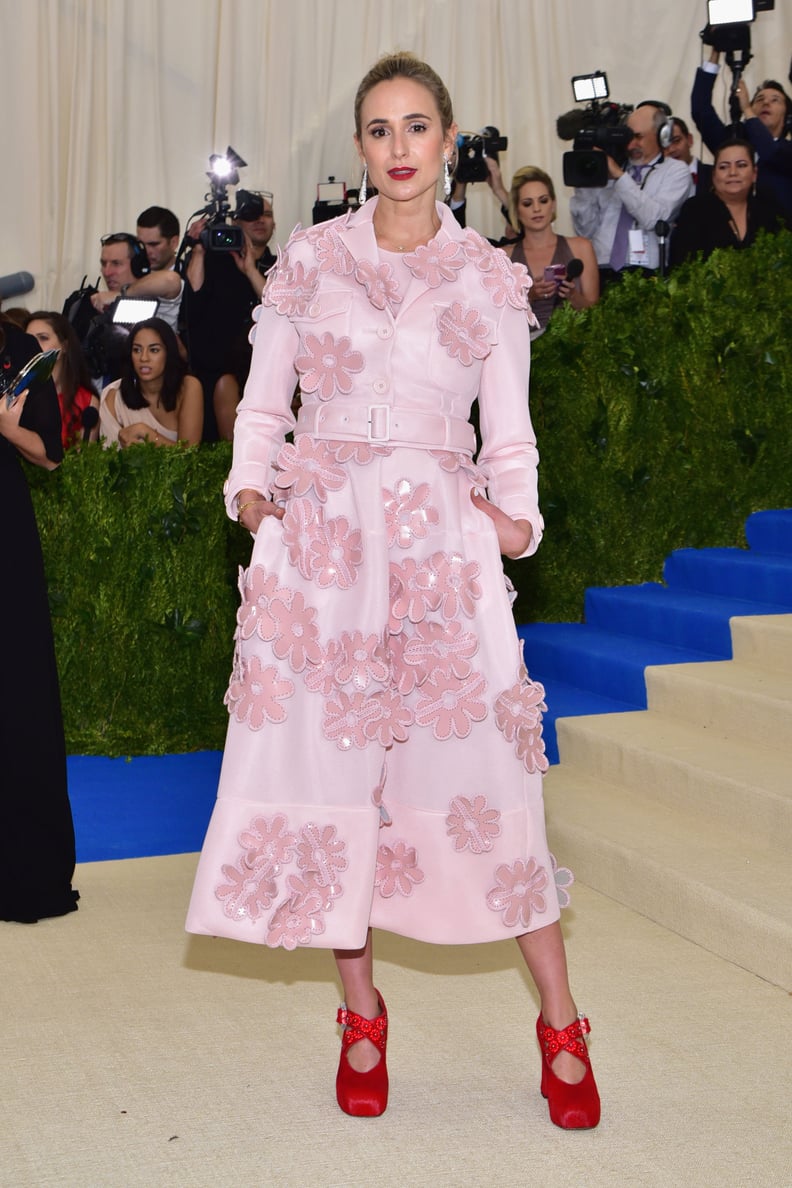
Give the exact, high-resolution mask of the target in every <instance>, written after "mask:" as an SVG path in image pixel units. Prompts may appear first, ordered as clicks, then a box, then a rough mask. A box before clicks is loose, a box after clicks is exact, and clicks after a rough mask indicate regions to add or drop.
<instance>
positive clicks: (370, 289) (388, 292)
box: [355, 260, 402, 309]
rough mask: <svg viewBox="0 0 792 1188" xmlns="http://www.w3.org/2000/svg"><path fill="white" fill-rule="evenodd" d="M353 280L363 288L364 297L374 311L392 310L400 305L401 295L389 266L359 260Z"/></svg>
mask: <svg viewBox="0 0 792 1188" xmlns="http://www.w3.org/2000/svg"><path fill="white" fill-rule="evenodd" d="M355 280H356V281H357V282H358V284H359V285H364V286H365V288H366V296H367V297H368V299H369V301H370V302H371V304H372V305H373V306H374V308H375V309H385V307H386V306H390V307H391V308H392V307H393V306H394V305H399V304H400V303H401V299H402V297H401V293H400V292H399V286H398V284H397V282H396V277H395V275H394V272H393V269H392V268H391V266H390V264H372V263H370V261H368V260H360V261H359V262H358V264H357V266H356V268H355Z"/></svg>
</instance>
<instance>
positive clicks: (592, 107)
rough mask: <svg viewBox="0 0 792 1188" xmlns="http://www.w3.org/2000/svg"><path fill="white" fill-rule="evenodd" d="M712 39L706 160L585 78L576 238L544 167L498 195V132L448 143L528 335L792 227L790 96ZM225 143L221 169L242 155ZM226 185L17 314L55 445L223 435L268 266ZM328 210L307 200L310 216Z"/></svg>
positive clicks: (568, 167) (252, 206) (267, 222)
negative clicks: (42, 374)
mask: <svg viewBox="0 0 792 1188" xmlns="http://www.w3.org/2000/svg"><path fill="white" fill-rule="evenodd" d="M705 40H707V38H705ZM709 42H710V44H711V53H710V57H709V61H707V62H705V63H704V64H703V65H702V66H701V67H700V68H699V69H698V70H697V72H696V77H695V81H694V86H693V92H692V96H691V114H692V120H693V123H694V124H695V126H696V128H697V129H698V131H699V133H700V135H701V140H702V142H703V145H704V146H705V147H706V149H707V150H709V152H710V153H711V154H712V156H713V163H712V164H711V165H710V164H705V163H703V162H702V161H701V160H700V158H699V157H698V156H696V155H695V154H694V151H693V150H694V143H695V141H694V137H693V134H692V133H691V131H690V129H689V127H688V124H687V123H686V122H685V120H683V119H682V118H680V117H678V116H676V115H675V114H674V113H673V112H672V110H671V108H670V107H669V106H668V105H667V104H666V103H664V102H662V101H660V100H655V99H647V100H644V101H643V102H640V103H638V104H637V105H636V106H635V107H626V106H620V105H617V104H614V103H609V102H607V98H608V94H607V80H606V79H605V76H604V75H602V74H600V73H599V72H597V74H595V75H591V76H583V77H584V79H585V80H586V85H590V86H591V87H592V90H591V92H590V93H589V94H587V95H586V97H587V98H589V100H590V102H589V103H588V105H587V106H586V107H584V108H580V107H578V108H576V109H574V110H573V111H571V112H569V113H566V114H565V115H564V116H561V117H559V121H558V133H559V136H560V137H561V138H562V139H568V140H573V141H574V144H573V148H572V150H571V151H570V152H568V153H566V154H565V155H564V182H565V184H567V185H568V186H570V187H571V188H572V189H573V194H572V197H571V200H570V214H571V218H572V223H573V226H574V230H575V232H576V234H575V235H574V236H562V235H559V234H557V233H556V232H555V230H554V227H553V223H554V220H555V216H556V196H555V188H554V183H553V180H552V178H551V177H550V176H549V175H548V174H547V173H546V172H545V171H544V170H542V169H541V168H539V167H537V166H534V165H527V166H523V167H522V168H521V169H519V170H518V171H517V172H516V173H515V174H514V177H513V179H512V182H511V185H510V186H509V187H507V185H506V183H505V181H504V178H503V175H502V173H501V169H500V164H499V154H500V152H502V151H503V150H504V149H505V148H506V145H507V142H506V140H505V138H501V137H500V135H499V133H498V130H497V129H496V128H492V127H490V128H486V129H484V130H483V132H482V133H480V134H475V135H472V136H471V135H470V134H466V135H463V136H462V137H460V141H459V159H458V163H457V169H456V174H455V179H454V188H453V191H452V193H451V196H450V199H449V201H450V205H451V208H452V210H453V211H454V213H455V215H456V217H457V219H458V220H459V221H460V222H461V223H462V225H463V226H464V225H465V221H466V214H467V212H466V188H467V186H468V185H469V184H471V183H472V182H477V181H478V182H481V181H484V182H486V183H487V184H488V185H489V187H490V189H491V191H492V193H493V194H494V196H495V197H496V199H497V201H498V202H499V204H500V208H501V211H502V214H503V216H504V223H505V226H504V233H503V236H502V238H501V239H500V240H498V241H497V242H498V246H500V247H502V248H503V250H504V251H505V252H506V253H507V254H508V255H509V256H510V257H511V259H512V260H514V261H515V262H520V263H522V264H524V265H525V266H526V267H527V268H528V270H529V272H530V273H531V276H532V279H533V287H532V305H533V307H534V311H535V313H536V314H537V317H538V320H539V330H538V333H541V332H542V331H543V330H544V328H545V326H546V325H547V322H548V320H549V318H550V317H551V316H552V314H553V312H554V311H555V310H556V309H558V308H559V307H560V306H561V305H564V304H569V305H571V306H572V307H573V308H575V309H584V308H586V307H587V306H590V305H593V304H594V303H595V302H596V301H597V300H598V299H599V296H600V292H601V290H602V288H603V287H604V286H607V285H609V284H613V283H615V282H617V281H618V280H619V279H620V277H621V276H623V275H624V273H625V272H627V271H634V272H638V273H640V274H643V275H647V276H650V275H656V274H658V273H659V274H665V272H666V270H667V269H668V268H669V267H675V266H677V265H678V264H680V263H682V262H684V261H685V260H687V259H690V258H692V257H694V256H696V255H704V256H707V255H709V254H710V253H711V252H712V251H713V250H715V249H716V248H721V247H735V248H742V247H747V246H749V245H750V244H751V243H752V242H753V241H754V239H755V238H756V235H757V233H758V232H759V231H760V230H767V231H776V230H778V229H779V228H782V227H792V100H791V99H790V97H789V95H788V94H787V93H786V92H785V90H784V87H783V86H782V85H781V84H780V83H778V82H776V81H775V80H766V81H765V82H763V83H762V84H761V86H760V87H759V88H758V89H757V90H756V91H755V93H754V94H753V95H751V94H750V93H749V90H748V87H747V86H746V83H745V80H744V78H743V76H742V70H743V68H744V65H745V56H744V55H743V58H742V60H736V59H735V55H734V53H733V52H732V50H731V49H730V48H729V45H728V43H727V44H726V48H725V51H724V47H723V45H722V44H721V43H720V42H719V41H718V38H717V37H713V38H710V39H709ZM723 52H725V53H726V61H727V64H728V65H729V66H730V67H731V69H732V76H733V77H732V93H731V99H730V111H731V117H732V118H731V122H730V123H728V124H727V123H725V122H724V121H723V120H721V119H720V117H719V116H718V114H717V112H716V111H715V109H714V107H713V102H712V94H713V84H714V81H715V77H716V75H717V73H718V71H719V69H720V59H721V55H722V53H723ZM574 81H576V80H573V82H574ZM576 97H579V96H578V95H577V94H576ZM228 153H229V156H230V157H231V159H232V168H233V167H236V166H239V165H244V162H243V161H241V158H238V157H237V156H236V154H234V153H233V150H231V149H229V150H228ZM221 159H222V158H212V161H213V162H214V161H215V160H221ZM212 176H213V175H212V174H211V173H210V177H212ZM235 181H238V173H236V172H232V174H231V176H230V181H229V177H228V176H226V177H225V178H223V177H218V178H217V179H216V180H213V183H212V195H211V197H212V201H211V202H210V204H209V205H208V206H207V207H206V208H204V210H203V211H199V212H196V214H197V215H198V217H197V219H196V216H195V215H194V216H192V221H191V222H190V224H189V226H188V229H187V232H186V234H185V236H184V238H183V239H181V238H180V225H179V220H178V218H177V217H176V215H175V214H173V212H172V211H170V210H168V209H167V208H165V207H161V206H151V207H149V208H147V209H146V210H144V211H142V212H141V214H140V215H139V216H138V219H137V224H136V230H135V233H134V234H132V233H131V232H120V233H114V234H109V235H105V236H103V237H102V240H101V253H100V261H99V263H100V271H101V284H102V285H103V287H97V286H92V285H87V284H86V283H85V280H83V283H82V285H81V286H80V288H79V289H78V290H76V291H75V292H74V293H73V294H71V296H70V297H69V298H68V299H67V301H66V304H65V306H64V309H63V313H62V314H60V313H52V312H47V311H35V312H34V313H32V314H30V313H28V312H27V311H25V310H18V311H16V313H17V317H18V320H19V322H20V324H21V325H22V326H23V328H28V329H30V330H31V331H32V332H33V333H34V334H35V335H36V337H38V338H39V342H40V344H41V345H42V348H44V347H46V346H47V345H49V346H55V347H56V348H57V349H60V351H61V356H60V360H59V364H58V367H57V369H56V373H55V381H56V386H57V387H58V390H59V398H60V402H61V414H62V419H63V424H64V445H67V444H73V443H74V442H75V441H77V440H88V439H89V438H93V439H95V438H96V437H97V436H98V435H100V433H101V436H102V438H103V439H104V440H106V441H116V442H118V444H119V445H122V446H125V445H129V444H132V443H133V442H135V441H143V440H148V441H154V442H155V443H156V444H161V445H168V444H174V443H175V442H177V441H188V442H190V443H195V442H197V441H201V440H203V441H216V440H218V439H219V438H220V439H230V438H231V436H232V434H233V425H234V419H235V416H236V407H237V404H238V403H239V400H240V398H241V393H242V390H243V388H244V383H245V379H246V376H247V372H248V368H249V365H250V352H251V348H250V346H249V342H248V333H249V329H250V325H251V320H252V314H253V310H254V308H255V306H256V305H257V303H258V302H259V300H260V298H261V294H262V291H263V287H264V284H265V280H266V276H267V273H268V271H269V270H270V268H271V267H272V266H273V264H274V263H275V256H274V255H273V253H272V251H271V247H270V244H271V241H272V237H273V234H274V231H275V220H274V210H273V198H272V195H271V194H269V193H266V192H261V191H246V190H244V189H238V190H237V192H236V201H237V205H236V209H235V210H234V211H233V212H231V210H230V206H229V203H228V201H227V187H228V185H229V184H235ZM207 197H209V196H207ZM317 205H318V207H321V206H322V205H323V204H322V203H318V204H317ZM337 209H338V208H337V207H335V206H334V205H332V204H331V205H330V206H329V207H328V209H326V210H317V208H315V209H314V221H318V220H319V219H320V218H324V217H327V216H328V215H332V214H333V213H335V212H336V210H337ZM341 209H343V207H342V208H341ZM493 242H495V241H493ZM6 312H8V311H6ZM132 328H134V329H133V332H132V333H130V331H131V329H132ZM88 373H90V377H89V374H88ZM89 378H90V381H91V382H92V386H93V390H92V391H91V390H90V388H91V384H90V383H89ZM100 394H101V401H100V399H99V396H100Z"/></svg>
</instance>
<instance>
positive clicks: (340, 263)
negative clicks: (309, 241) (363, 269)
mask: <svg viewBox="0 0 792 1188" xmlns="http://www.w3.org/2000/svg"><path fill="white" fill-rule="evenodd" d="M314 250H315V252H316V259H317V260H318V261H319V271H320V272H334V273H335V274H336V275H337V276H349V275H350V273H352V272H353V271H354V269H355V262H354V260H353V259H352V257H351V256H350V254H349V252H348V251H347V249H346V248H345V247H344V244H343V242H342V241H341V238H340V236H339V235H338V232H337V231H335V230H333V228H332V227H326V228H325V229H324V231H323V233H322V234H321V235H320V237H319V238H318V239H317V240H316V243H315V248H314Z"/></svg>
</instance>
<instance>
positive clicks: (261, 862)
mask: <svg viewBox="0 0 792 1188" xmlns="http://www.w3.org/2000/svg"><path fill="white" fill-rule="evenodd" d="M288 824H289V822H288V821H287V820H286V817H284V815H283V813H277V814H276V815H275V816H274V817H254V818H253V820H252V821H251V822H250V824H249V825H248V827H247V829H243V830H242V832H241V833H240V835H239V844H240V846H242V849H243V850H244V851H245V854H244V859H243V860H244V863H245V865H246V866H248V867H250V868H251V869H253V868H254V867H260V866H266V868H267V871H268V872H269V874H271V875H273V876H277V875H279V874H280V872H281V870H282V868H283V866H284V865H285V863H286V862H288V861H289V859H290V858H291V856H292V852H293V849H294V843H295V842H296V840H297V838H296V837H295V835H294V834H293V833H289V831H288Z"/></svg>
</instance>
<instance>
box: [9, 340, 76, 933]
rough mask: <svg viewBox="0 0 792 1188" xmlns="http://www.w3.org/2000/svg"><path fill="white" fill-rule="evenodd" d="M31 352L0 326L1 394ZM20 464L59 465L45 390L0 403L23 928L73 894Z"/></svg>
mask: <svg viewBox="0 0 792 1188" xmlns="http://www.w3.org/2000/svg"><path fill="white" fill-rule="evenodd" d="M37 351H38V343H37V342H36V340H35V338H32V337H30V336H29V335H27V334H25V333H23V331H21V330H19V329H18V328H17V327H16V326H14V325H11V324H10V323H9V322H6V321H3V320H2V318H1V317H0V391H2V389H3V388H4V387H5V386H7V385H8V384H9V383H10V381H11V380H12V379H13V378H14V376H15V375H16V374H17V372H18V371H19V369H20V368H21V367H22V366H23V365H24V364H25V363H26V362H27V361H28V359H30V358H32V356H33V355H35V354H36V353H37ZM20 456H21V457H22V458H25V459H26V460H27V461H28V462H32V463H34V464H35V465H37V466H43V467H44V468H45V469H46V470H54V469H55V467H56V466H57V465H58V463H59V462H60V460H61V458H62V457H63V449H62V446H61V424H60V411H59V408H58V398H57V395H56V393H55V388H54V385H53V384H52V383H51V382H48V383H47V384H45V385H43V386H42V387H39V388H38V389H34V390H33V391H32V392H30V393H29V394H28V395H27V396H21V397H20V398H19V400H18V401H17V402H16V404H15V405H14V406H13V407H12V408H10V409H9V408H8V407H7V404H6V399H5V396H0V508H1V509H2V512H1V513H0V550H2V557H3V586H2V589H3V603H4V607H5V611H6V624H7V625H6V630H5V631H4V632H3V637H2V642H0V756H1V757H2V758H0V772H2V776H1V777H0V920H16V921H19V922H21V923H26V924H29V923H34V922H35V921H36V920H39V919H41V918H42V917H46V916H63V915H65V914H66V913H67V912H73V911H75V910H76V908H77V899H78V892H77V891H75V890H73V889H72V886H71V880H72V875H73V873H74V863H75V851H74V827H73V825H72V816H71V807H70V805H69V798H68V794H67V791H66V747H65V743H64V738H63V720H62V717H61V705H60V692H59V689H58V673H57V669H56V667H55V649H54V646H53V640H52V626H51V624H50V615H49V605H48V601H47V586H46V581H45V578H44V562H43V558H42V555H41V545H40V543H39V536H38V530H37V528H36V520H35V517H34V514H33V504H32V502H31V498H30V492H29V490H28V486H27V482H26V479H25V475H24V472H23V469H22V466H21V465H20V461H19V458H20Z"/></svg>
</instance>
